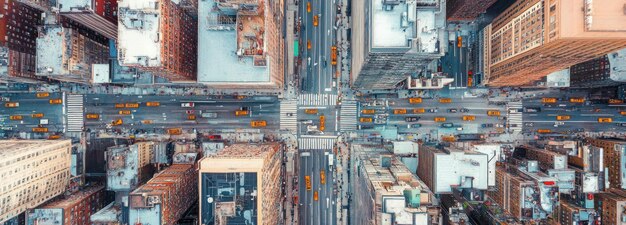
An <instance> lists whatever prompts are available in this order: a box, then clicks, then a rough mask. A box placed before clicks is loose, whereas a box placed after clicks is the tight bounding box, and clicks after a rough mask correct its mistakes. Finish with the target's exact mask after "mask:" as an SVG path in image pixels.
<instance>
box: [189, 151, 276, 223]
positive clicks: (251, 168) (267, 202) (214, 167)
mask: <svg viewBox="0 0 626 225" xmlns="http://www.w3.org/2000/svg"><path fill="white" fill-rule="evenodd" d="M281 159H282V147H281V145H280V144H278V143H270V144H262V145H261V144H259V145H253V144H235V145H232V146H229V147H226V148H224V149H222V150H221V151H219V152H218V153H217V154H214V155H210V156H206V157H205V158H203V159H202V160H201V161H200V166H199V181H200V182H199V188H198V189H199V190H198V191H199V194H200V200H199V202H200V224H241V223H245V221H247V220H251V222H250V223H254V224H281V220H280V218H281V215H280V213H281V210H279V209H282V208H283V207H282V205H281V203H282V201H283V200H282V194H281V186H282V178H281Z"/></svg>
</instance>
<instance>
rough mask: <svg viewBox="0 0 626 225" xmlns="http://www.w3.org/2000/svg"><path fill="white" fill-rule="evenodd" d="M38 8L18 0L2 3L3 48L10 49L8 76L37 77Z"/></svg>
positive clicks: (0, 34) (0, 39) (0, 28)
mask: <svg viewBox="0 0 626 225" xmlns="http://www.w3.org/2000/svg"><path fill="white" fill-rule="evenodd" d="M41 12H42V11H40V10H39V9H36V8H33V7H31V6H29V5H27V4H25V3H22V2H20V1H16V0H0V14H1V15H2V16H1V17H0V45H1V46H3V47H6V48H8V54H7V73H8V75H9V76H13V77H25V78H36V76H35V58H36V56H35V52H36V49H37V48H36V42H35V40H36V39H37V26H38V25H39V20H40V16H41Z"/></svg>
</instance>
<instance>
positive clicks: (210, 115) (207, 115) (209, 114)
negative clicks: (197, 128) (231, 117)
mask: <svg viewBox="0 0 626 225" xmlns="http://www.w3.org/2000/svg"><path fill="white" fill-rule="evenodd" d="M200 116H201V117H203V118H217V113H214V112H203V113H201V114H200Z"/></svg>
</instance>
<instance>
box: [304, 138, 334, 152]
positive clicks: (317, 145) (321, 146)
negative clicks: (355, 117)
mask: <svg viewBox="0 0 626 225" xmlns="http://www.w3.org/2000/svg"><path fill="white" fill-rule="evenodd" d="M335 140H337V139H336V138H334V137H332V138H327V137H320V138H317V137H311V138H298V149H301V150H312V149H315V150H329V149H333V145H334V144H335Z"/></svg>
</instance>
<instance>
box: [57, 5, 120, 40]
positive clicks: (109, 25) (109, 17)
mask: <svg viewBox="0 0 626 225" xmlns="http://www.w3.org/2000/svg"><path fill="white" fill-rule="evenodd" d="M57 8H58V9H59V13H60V14H61V16H63V17H65V18H68V19H71V20H73V21H76V22H77V23H80V24H81V25H83V26H85V27H88V28H89V29H91V30H93V31H95V32H98V33H99V34H102V35H103V36H105V37H107V38H110V39H117V0H80V1H76V0H57Z"/></svg>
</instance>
